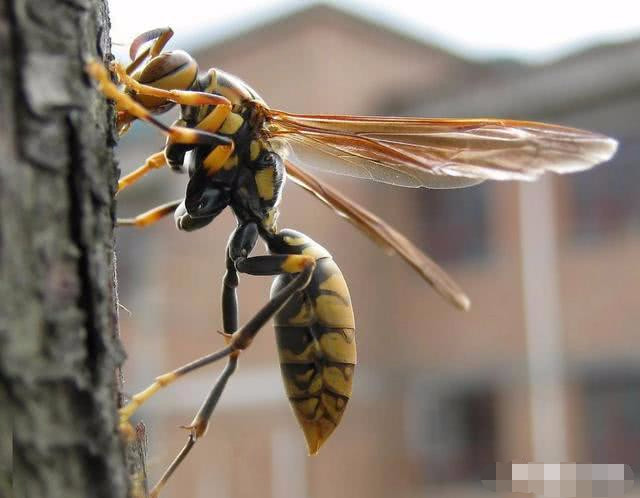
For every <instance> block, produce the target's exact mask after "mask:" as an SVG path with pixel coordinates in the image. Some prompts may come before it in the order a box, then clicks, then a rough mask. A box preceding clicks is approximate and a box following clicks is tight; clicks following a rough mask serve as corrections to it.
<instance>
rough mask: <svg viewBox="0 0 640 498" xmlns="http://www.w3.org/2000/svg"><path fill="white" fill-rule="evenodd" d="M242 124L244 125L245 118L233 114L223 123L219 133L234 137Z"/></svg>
mask: <svg viewBox="0 0 640 498" xmlns="http://www.w3.org/2000/svg"><path fill="white" fill-rule="evenodd" d="M242 123H244V118H243V117H242V116H240V114H236V113H235V112H232V113H230V114H229V115H228V116H227V119H225V120H224V123H222V126H221V127H220V129H219V130H218V131H220V133H224V134H225V135H233V134H234V133H236V132H237V131H238V130H239V129H240V127H241V126H242Z"/></svg>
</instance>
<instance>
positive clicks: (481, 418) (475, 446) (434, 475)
mask: <svg viewBox="0 0 640 498" xmlns="http://www.w3.org/2000/svg"><path fill="white" fill-rule="evenodd" d="M422 420H423V423H424V424H425V429H424V430H423V431H421V432H423V438H424V441H423V446H422V454H423V462H424V479H425V483H427V484H439V483H444V482H461V481H480V480H481V478H482V473H483V471H485V470H486V468H487V467H488V466H489V465H493V464H495V462H496V461H497V420H496V394H495V391H494V390H493V389H491V388H488V387H487V388H469V389H467V390H461V391H458V392H453V393H446V394H445V393H444V392H443V393H442V395H441V396H436V397H434V398H429V400H428V401H427V403H426V405H425V409H424V410H423V412H422Z"/></svg>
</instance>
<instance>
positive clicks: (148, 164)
mask: <svg viewBox="0 0 640 498" xmlns="http://www.w3.org/2000/svg"><path fill="white" fill-rule="evenodd" d="M165 164H167V158H166V157H165V156H164V151H160V152H156V153H155V154H153V155H152V156H149V157H147V159H146V160H145V162H144V164H143V165H142V166H140V167H139V168H138V169H136V170H135V171H132V172H131V173H129V174H128V175H126V176H125V177H123V178H121V179H120V181H119V182H118V192H120V191H122V190H124V189H125V188H127V187H128V186H129V185H133V184H134V183H135V182H137V181H138V180H139V179H140V178H142V177H143V176H144V175H146V174H147V173H149V171H153V170H154V169H158V168H162V167H163V166H164V165H165Z"/></svg>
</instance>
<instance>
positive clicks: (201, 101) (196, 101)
mask: <svg viewBox="0 0 640 498" xmlns="http://www.w3.org/2000/svg"><path fill="white" fill-rule="evenodd" d="M111 69H112V70H113V71H115V73H116V74H117V75H118V79H119V80H120V83H122V84H123V85H125V86H126V87H129V88H131V89H132V90H133V91H135V92H136V93H139V94H141V95H148V96H150V97H158V98H161V99H167V100H170V101H171V102H175V103H176V104H180V105H219V106H222V107H224V108H226V109H227V113H229V112H231V102H230V101H229V99H227V98H226V97H223V96H222V95H216V94H214V93H206V92H195V91H192V90H163V89H162V88H156V87H153V86H150V85H144V84H142V83H140V82H139V81H136V80H134V79H133V78H132V77H131V76H129V75H128V74H127V70H126V69H125V68H124V67H122V66H121V65H120V64H118V63H117V62H113V63H111ZM210 131H217V130H210Z"/></svg>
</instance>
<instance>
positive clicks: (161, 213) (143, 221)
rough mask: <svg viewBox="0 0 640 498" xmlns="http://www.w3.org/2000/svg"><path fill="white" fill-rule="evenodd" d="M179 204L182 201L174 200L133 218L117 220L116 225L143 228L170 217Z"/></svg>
mask: <svg viewBox="0 0 640 498" xmlns="http://www.w3.org/2000/svg"><path fill="white" fill-rule="evenodd" d="M180 204H182V199H176V200H175V201H171V202H167V203H166V204H162V205H161V206H157V207H154V208H153V209H150V210H149V211H146V212H144V213H142V214H139V215H138V216H136V217H134V218H118V221H117V225H118V226H120V227H123V226H128V227H137V228H144V227H147V226H149V225H151V224H153V223H155V222H156V221H158V220H160V219H162V218H164V217H165V216H167V215H170V214H171V213H173V212H174V211H175V210H176V209H177V208H178V206H180Z"/></svg>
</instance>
